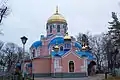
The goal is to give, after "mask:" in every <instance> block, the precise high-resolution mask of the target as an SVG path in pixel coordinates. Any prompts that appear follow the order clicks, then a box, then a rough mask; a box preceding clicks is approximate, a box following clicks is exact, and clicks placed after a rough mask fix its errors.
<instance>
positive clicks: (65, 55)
mask: <svg viewBox="0 0 120 80" xmlns="http://www.w3.org/2000/svg"><path fill="white" fill-rule="evenodd" d="M69 54H73V55H75V56H77V57H78V58H79V59H81V58H80V56H79V55H77V54H76V53H73V52H72V51H71V50H70V51H68V52H67V53H65V54H64V55H63V56H62V57H63V58H65V57H67V56H68V55H69Z"/></svg>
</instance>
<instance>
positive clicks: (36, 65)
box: [33, 58, 51, 73]
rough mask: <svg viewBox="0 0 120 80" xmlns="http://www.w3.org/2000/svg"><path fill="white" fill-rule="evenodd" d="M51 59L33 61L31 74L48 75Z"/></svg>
mask: <svg viewBox="0 0 120 80" xmlns="http://www.w3.org/2000/svg"><path fill="white" fill-rule="evenodd" d="M50 65H51V59H50V58H41V59H34V60H33V73H50V71H51V66H50Z"/></svg>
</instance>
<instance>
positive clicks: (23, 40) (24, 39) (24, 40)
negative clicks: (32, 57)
mask: <svg viewBox="0 0 120 80" xmlns="http://www.w3.org/2000/svg"><path fill="white" fill-rule="evenodd" d="M27 40H28V38H27V37H25V36H23V37H21V41H22V44H23V56H22V78H23V80H24V54H25V43H26V41H27Z"/></svg>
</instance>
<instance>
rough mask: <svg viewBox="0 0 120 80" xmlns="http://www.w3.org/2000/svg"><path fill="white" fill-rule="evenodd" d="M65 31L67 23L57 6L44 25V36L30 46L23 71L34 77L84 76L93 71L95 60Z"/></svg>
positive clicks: (82, 44) (83, 45)
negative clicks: (28, 56) (29, 58)
mask: <svg viewBox="0 0 120 80" xmlns="http://www.w3.org/2000/svg"><path fill="white" fill-rule="evenodd" d="M67 30H68V27H67V21H66V19H65V18H64V17H63V16H62V15H61V14H60V13H59V12H58V7H57V8H56V12H55V13H54V14H53V15H52V16H51V17H50V18H49V19H48V21H47V23H46V32H47V34H46V36H44V35H41V36H40V40H38V41H35V42H34V43H33V44H32V45H31V47H30V53H31V60H26V61H25V65H24V67H25V70H24V71H26V72H27V73H28V74H32V75H34V77H35V78H40V77H85V76H88V75H89V74H90V73H92V72H95V70H94V69H95V67H94V65H96V62H95V57H94V55H93V54H92V53H91V52H90V51H89V49H88V45H87V44H86V43H85V42H82V43H79V42H77V41H76V40H75V38H74V37H73V36H69V34H68V32H67ZM30 64H31V65H30ZM90 65H91V66H90Z"/></svg>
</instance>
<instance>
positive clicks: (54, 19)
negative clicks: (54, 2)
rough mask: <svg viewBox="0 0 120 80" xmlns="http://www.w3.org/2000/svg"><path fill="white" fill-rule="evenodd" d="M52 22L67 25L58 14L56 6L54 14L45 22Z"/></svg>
mask: <svg viewBox="0 0 120 80" xmlns="http://www.w3.org/2000/svg"><path fill="white" fill-rule="evenodd" d="M53 22H62V23H67V21H66V20H65V18H64V17H63V16H62V15H61V14H59V13H58V6H57V7H56V13H55V14H53V15H52V16H51V17H50V18H49V19H48V21H47V23H53Z"/></svg>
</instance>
